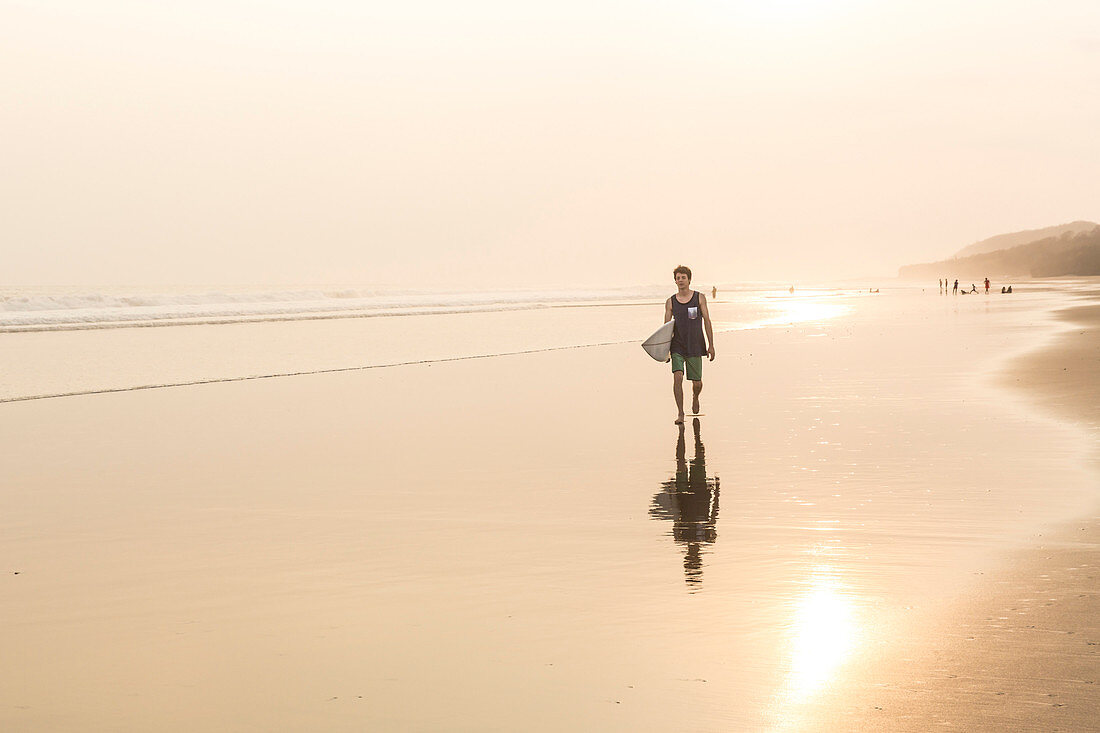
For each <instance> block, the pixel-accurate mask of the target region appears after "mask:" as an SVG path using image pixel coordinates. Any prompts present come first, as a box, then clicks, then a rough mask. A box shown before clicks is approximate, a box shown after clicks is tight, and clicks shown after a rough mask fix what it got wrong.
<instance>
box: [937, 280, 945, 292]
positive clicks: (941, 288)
mask: <svg viewBox="0 0 1100 733" xmlns="http://www.w3.org/2000/svg"><path fill="white" fill-rule="evenodd" d="M936 282H938V283H939V284H940V295H943V280H937V281H936Z"/></svg>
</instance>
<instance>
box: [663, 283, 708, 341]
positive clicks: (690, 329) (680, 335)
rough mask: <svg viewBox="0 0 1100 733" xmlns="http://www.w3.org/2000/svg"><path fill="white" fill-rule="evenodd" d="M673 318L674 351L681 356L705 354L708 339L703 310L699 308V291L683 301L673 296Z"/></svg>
mask: <svg viewBox="0 0 1100 733" xmlns="http://www.w3.org/2000/svg"><path fill="white" fill-rule="evenodd" d="M672 319H673V320H674V321H676V328H675V329H674V330H673V332H672V353H673V354H679V355H680V356H703V355H704V354H706V353H707V340H706V338H705V337H704V336H703V311H702V310H701V309H700V308H699V291H698V290H696V291H695V292H694V293H692V294H691V300H689V301H688V302H686V303H681V302H680V301H678V300H676V296H675V295H673V296H672Z"/></svg>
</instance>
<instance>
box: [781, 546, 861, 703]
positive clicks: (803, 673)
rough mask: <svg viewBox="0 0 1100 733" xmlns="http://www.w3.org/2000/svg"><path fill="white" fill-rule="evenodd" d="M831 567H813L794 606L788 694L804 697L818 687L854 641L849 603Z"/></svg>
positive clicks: (852, 619) (854, 631)
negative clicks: (804, 587)
mask: <svg viewBox="0 0 1100 733" xmlns="http://www.w3.org/2000/svg"><path fill="white" fill-rule="evenodd" d="M840 589H841V586H840V583H839V581H838V580H837V578H836V574H835V573H834V572H833V570H832V568H830V567H828V566H818V567H816V568H814V570H813V572H812V574H811V577H810V583H809V587H808V588H807V590H806V593H805V594H804V595H803V596H802V597H801V598H799V600H798V602H797V605H796V607H795V616H794V622H793V632H794V635H793V637H792V638H791V662H790V678H789V680H788V689H789V693H790V695H791V696H792V697H794V698H804V697H807V696H808V695H811V694H812V693H814V692H815V691H816V690H818V689H820V688H821V687H822V686H823V685H824V683H826V682H827V681H828V680H829V679H830V677H831V676H832V673H833V672H834V670H835V669H836V668H837V667H838V666H839V665H840V663H841V662H843V661H844V659H845V658H846V657H847V656H848V654H849V653H850V652H851V650H852V647H853V646H854V644H855V637H856V624H855V620H854V618H853V608H852V603H851V601H850V600H849V599H848V597H847V596H845V595H844V594H843V593H841V590H840Z"/></svg>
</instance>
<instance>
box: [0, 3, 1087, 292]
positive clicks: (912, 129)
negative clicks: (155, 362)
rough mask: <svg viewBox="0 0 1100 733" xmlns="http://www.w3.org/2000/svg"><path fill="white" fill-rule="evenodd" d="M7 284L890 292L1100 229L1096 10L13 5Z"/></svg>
mask: <svg viewBox="0 0 1100 733" xmlns="http://www.w3.org/2000/svg"><path fill="white" fill-rule="evenodd" d="M0 89H2V90H3V93H2V96H0V105H2V106H0V110H2V115H0V119H2V120H3V122H2V125H0V130H2V134H0V171H2V177H0V237H2V240H0V241H2V242H3V252H4V267H3V274H2V275H0V283H4V284H8V285H18V284H29V283H35V284H52V283H79V284H93V283H125V284H154V283H169V282H178V283H237V282H264V281H271V282H278V283H287V282H349V283H350V282H361V283H385V284H392V285H398V286H400V285H402V284H406V283H407V284H409V285H410V286H413V285H416V286H427V285H454V286H478V287H485V286H493V285H496V284H499V285H501V286H535V285H543V284H569V283H576V284H578V285H593V284H595V285H598V284H607V285H617V284H633V283H645V282H655V281H656V282H661V281H664V280H666V279H669V280H670V279H671V273H670V270H671V268H672V267H673V266H674V265H676V264H677V263H679V262H685V263H687V264H690V265H691V266H692V267H693V269H694V270H695V271H696V277H697V280H699V281H701V282H713V281H720V282H726V281H735V280H761V279H772V278H775V279H782V280H788V279H789V280H792V281H799V280H806V279H812V278H820V277H834V276H844V275H866V274H878V273H882V274H893V273H895V271H896V268H897V267H898V266H899V265H901V264H905V263H910V262H917V261H923V260H930V259H937V258H939V257H941V256H945V255H949V254H951V253H953V252H954V251H956V250H957V249H959V248H961V247H963V246H964V245H966V244H969V243H971V242H973V241H975V240H977V239H982V238H984V237H987V236H991V235H994V234H998V233H1002V232H1007V231H1014V230H1018V229H1027V228H1036V227H1041V226H1048V225H1053V224H1058V223H1063V222H1067V221H1071V220H1073V219H1092V220H1100V184H1098V180H1100V177H1098V176H1100V133H1098V131H1100V2H1097V1H1096V0H1079V1H1068V0H1067V1H1065V2H1059V1H1058V0H1049V1H1047V2H1038V1H1036V2H1025V1H1018V0H996V1H991V2H982V1H969V2H963V3H959V2H957V0H953V1H952V2H939V1H938V0H920V1H919V2H916V1H914V2H910V1H908V0H905V1H903V2H891V1H890V0H879V1H878V2H862V1H859V0H778V1H771V2H765V0H726V1H724V2H723V1H719V0H698V1H696V0H676V1H675V2H656V1H646V0H634V2H600V1H599V0H585V1H584V2H572V0H554V2H541V3H532V2H522V0H519V1H517V0H502V1H500V2H496V1H492V0H466V1H463V2H458V1H453V2H421V1H419V0H404V1H403V2H394V3H385V4H380V3H371V2H356V1H353V0H346V1H343V2H338V1H336V0H264V1H262V2H261V1H260V0H254V1H251V2H246V1H244V0H217V2H206V1H204V0H190V1H189V2H176V3H168V2H152V1H151V0H131V1H129V2H123V1H119V0H113V1H112V0H100V1H96V0H77V1H74V2H55V1H51V0H27V1H25V2H18V1H17V2H12V1H11V0H0Z"/></svg>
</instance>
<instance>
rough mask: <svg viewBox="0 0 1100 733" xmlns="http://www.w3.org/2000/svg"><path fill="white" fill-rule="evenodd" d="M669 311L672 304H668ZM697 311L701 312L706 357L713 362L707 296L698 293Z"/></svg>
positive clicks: (712, 344) (712, 333) (712, 330)
mask: <svg viewBox="0 0 1100 733" xmlns="http://www.w3.org/2000/svg"><path fill="white" fill-rule="evenodd" d="M668 307H669V309H670V310H671V309H672V302H671V301H670V302H669V304H668ZM699 310H701V311H703V328H705V329H706V332H707V356H708V357H709V358H710V360H711V361H714V329H713V328H712V327H711V325H710V309H709V308H707V296H705V295H703V294H702V293H699Z"/></svg>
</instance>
